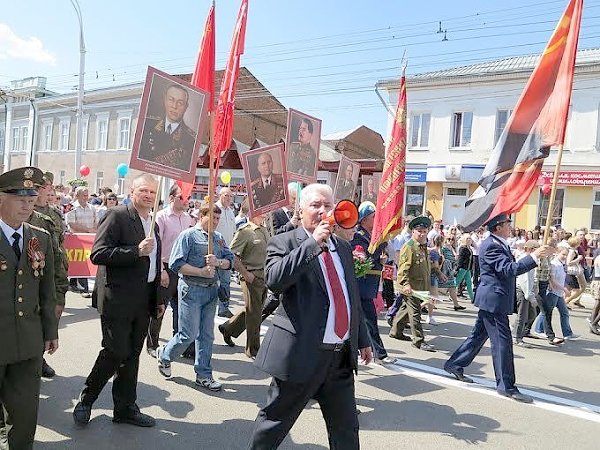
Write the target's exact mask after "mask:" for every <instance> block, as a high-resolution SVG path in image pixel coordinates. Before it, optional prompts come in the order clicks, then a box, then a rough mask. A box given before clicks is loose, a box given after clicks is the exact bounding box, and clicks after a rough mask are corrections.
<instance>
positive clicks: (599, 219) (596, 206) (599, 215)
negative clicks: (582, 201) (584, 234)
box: [591, 190, 600, 230]
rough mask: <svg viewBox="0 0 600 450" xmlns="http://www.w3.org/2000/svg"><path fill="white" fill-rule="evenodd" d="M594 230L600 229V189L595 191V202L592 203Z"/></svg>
mask: <svg viewBox="0 0 600 450" xmlns="http://www.w3.org/2000/svg"><path fill="white" fill-rule="evenodd" d="M591 228H592V229H593V230H600V190H597V191H594V203H593V204H592V226H591Z"/></svg>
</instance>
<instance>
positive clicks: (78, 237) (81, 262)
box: [65, 233, 97, 277]
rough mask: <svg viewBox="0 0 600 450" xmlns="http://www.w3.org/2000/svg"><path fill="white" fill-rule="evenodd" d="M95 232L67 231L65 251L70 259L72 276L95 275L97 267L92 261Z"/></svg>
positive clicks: (70, 274) (70, 273)
mask: <svg viewBox="0 0 600 450" xmlns="http://www.w3.org/2000/svg"><path fill="white" fill-rule="evenodd" d="M95 238H96V235H95V234H94V233H71V234H69V233H67V234H66V235H65V251H66V252H67V259H68V260H69V276H70V277H95V276H96V269H97V267H96V266H95V265H93V264H92V262H91V261H90V253H92V245H93V244H94V239H95Z"/></svg>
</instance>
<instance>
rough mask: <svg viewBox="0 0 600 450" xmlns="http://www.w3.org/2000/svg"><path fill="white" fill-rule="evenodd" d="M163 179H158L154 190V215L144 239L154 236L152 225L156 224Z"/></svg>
mask: <svg viewBox="0 0 600 450" xmlns="http://www.w3.org/2000/svg"><path fill="white" fill-rule="evenodd" d="M164 179H165V177H162V176H161V177H158V189H157V190H156V197H154V210H153V211H154V214H152V222H150V232H149V233H148V236H146V237H151V236H154V225H155V224H156V213H158V205H159V204H160V197H161V192H162V186H163V182H164Z"/></svg>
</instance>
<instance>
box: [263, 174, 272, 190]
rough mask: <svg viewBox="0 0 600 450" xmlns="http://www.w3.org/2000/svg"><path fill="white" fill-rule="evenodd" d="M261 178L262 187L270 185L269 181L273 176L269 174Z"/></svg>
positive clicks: (270, 181)
mask: <svg viewBox="0 0 600 450" xmlns="http://www.w3.org/2000/svg"><path fill="white" fill-rule="evenodd" d="M261 178H262V182H263V186H264V187H267V186H270V185H271V183H272V182H273V180H272V178H273V177H272V176H271V175H269V176H268V177H266V178H265V177H261Z"/></svg>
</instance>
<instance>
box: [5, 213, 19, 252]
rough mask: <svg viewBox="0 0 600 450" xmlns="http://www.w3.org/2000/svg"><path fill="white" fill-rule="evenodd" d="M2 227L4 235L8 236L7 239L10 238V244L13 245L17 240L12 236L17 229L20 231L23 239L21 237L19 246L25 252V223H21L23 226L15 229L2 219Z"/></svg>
mask: <svg viewBox="0 0 600 450" xmlns="http://www.w3.org/2000/svg"><path fill="white" fill-rule="evenodd" d="M0 227H1V228H2V232H3V233H4V236H6V239H7V240H8V245H10V246H11V247H12V245H13V242H15V240H14V238H13V237H12V236H13V234H15V231H16V232H17V233H19V235H20V236H21V239H19V248H20V249H21V253H23V224H21V226H20V227H19V228H17V229H16V230H15V229H14V228H13V227H11V226H10V225H8V224H7V223H6V222H5V221H4V220H2V219H0Z"/></svg>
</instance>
